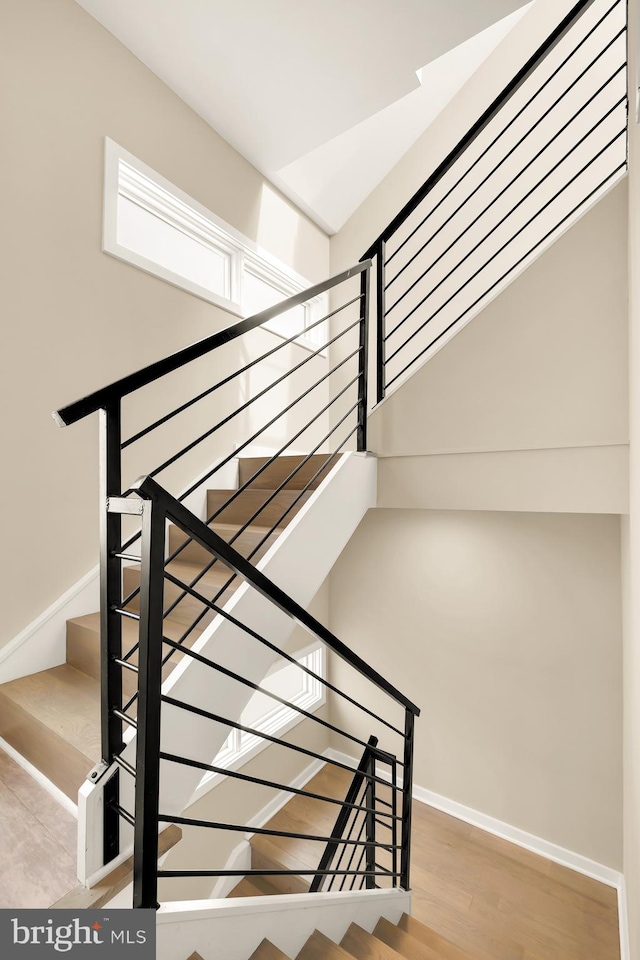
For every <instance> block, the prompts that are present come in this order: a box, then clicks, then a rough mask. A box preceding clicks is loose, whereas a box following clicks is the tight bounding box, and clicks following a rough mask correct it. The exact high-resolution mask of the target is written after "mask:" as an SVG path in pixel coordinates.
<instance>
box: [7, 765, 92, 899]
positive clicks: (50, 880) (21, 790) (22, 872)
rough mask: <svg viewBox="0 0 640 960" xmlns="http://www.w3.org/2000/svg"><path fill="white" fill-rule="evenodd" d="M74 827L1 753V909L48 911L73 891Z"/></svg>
mask: <svg viewBox="0 0 640 960" xmlns="http://www.w3.org/2000/svg"><path fill="white" fill-rule="evenodd" d="M76 837H77V822H76V820H75V817H73V816H72V815H71V814H70V813H69V812H68V811H67V810H65V809H64V807H62V806H61V805H60V804H59V803H58V802H57V801H56V800H54V799H53V797H52V796H51V795H50V794H49V793H47V791H46V790H44V789H43V788H42V787H41V786H40V785H39V784H38V783H37V782H36V781H35V780H34V779H33V777H31V776H30V775H29V774H28V773H27V772H26V771H25V770H23V769H22V767H20V766H18V764H17V763H15V762H14V761H13V760H12V759H11V758H10V757H8V756H7V754H6V753H3V752H2V751H1V750H0V864H1V865H2V869H0V908H7V907H27V908H34V907H43V908H46V907H49V906H50V905H51V904H52V903H53V902H54V901H55V900H58V899H59V898H60V897H62V896H63V895H64V894H65V893H67V892H68V891H69V890H71V889H72V888H73V887H75V886H77V883H78V881H77V879H76Z"/></svg>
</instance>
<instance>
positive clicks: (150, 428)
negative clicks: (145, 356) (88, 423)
mask: <svg viewBox="0 0 640 960" xmlns="http://www.w3.org/2000/svg"><path fill="white" fill-rule="evenodd" d="M360 300H362V294H358V296H357V297H353V298H352V299H351V300H347V302H346V303H343V304H342V306H340V307H336V309H335V310H331V312H330V313H326V314H325V315H324V317H321V318H320V319H319V320H315V321H314V322H313V323H310V324H309V326H307V327H305V328H304V330H302V331H301V332H300V333H296V334H295V335H294V336H293V337H287V338H286V339H285V340H283V341H282V342H281V343H278V344H277V345H276V346H275V347H272V348H271V349H270V350H267V351H266V353H262V354H260V356H259V357H256V359H255V360H250V361H249V363H245V365H244V367H238V369H237V370H234V371H233V373H230V374H229V376H227V377H224V378H223V379H222V380H218V382H217V383H215V384H214V385H213V386H212V387H208V388H207V389H206V390H203V391H202V392H201V393H199V394H198V395H197V396H196V397H192V398H191V399H190V400H186V401H185V402H184V403H182V404H180V406H179V407H176V408H175V410H172V411H171V412H170V413H166V414H165V415H164V416H163V417H159V418H158V420H154V422H153V423H150V424H149V425H148V426H147V427H144V428H143V429H142V430H139V431H138V433H136V434H134V435H133V436H131V437H129V438H128V439H127V440H124V441H123V443H122V444H121V449H122V450H125V449H126V448H127V447H130V446H131V445H132V444H134V443H136V442H137V441H138V440H141V439H142V438H143V437H146V436H147V434H149V433H152V432H153V431H154V430H157V429H158V427H162V426H164V424H165V423H168V422H169V421H170V420H173V418H174V417H177V416H178V415H179V414H181V413H184V412H185V410H188V409H189V408H190V407H193V406H194V405H195V404H196V403H199V402H200V401H201V400H204V399H205V398H206V397H209V396H211V394H212V393H215V392H216V390H220V389H221V388H222V387H226V386H227V384H229V383H232V382H233V381H234V380H236V379H237V378H238V377H240V376H242V374H243V373H247V371H248V370H251V369H252V368H253V367H256V366H257V365H258V364H259V363H262V362H263V360H268V358H269V357H272V356H273V355H274V354H275V353H278V352H279V351H280V350H282V348H283V347H286V346H288V345H289V344H291V343H294V342H295V341H296V340H299V339H300V337H302V336H304V335H305V334H307V333H309V330H313V328H314V327H317V326H319V325H320V324H321V323H326V321H327V320H330V319H331V317H335V316H336V315H337V314H339V313H341V312H342V311H343V310H346V309H347V307H351V306H352V305H353V304H354V303H358V302H359V301H360ZM328 346H329V344H328V343H325V344H324V345H323V346H322V347H319V348H318V349H317V350H313V351H312V352H311V359H313V358H315V357H317V356H318V355H320V354H321V353H322V351H323V350H326V348H327V347H328Z"/></svg>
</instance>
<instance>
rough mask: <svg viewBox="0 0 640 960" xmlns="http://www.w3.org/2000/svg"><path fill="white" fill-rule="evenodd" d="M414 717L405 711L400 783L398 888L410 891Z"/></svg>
mask: <svg viewBox="0 0 640 960" xmlns="http://www.w3.org/2000/svg"><path fill="white" fill-rule="evenodd" d="M414 722H415V717H414V714H413V713H412V711H411V710H409V709H407V710H406V711H405V720H404V766H403V781H402V849H401V851H400V886H401V887H402V889H403V890H410V889H411V887H410V886H409V880H410V877H409V870H410V866H411V799H412V798H411V793H412V785H413V730H414Z"/></svg>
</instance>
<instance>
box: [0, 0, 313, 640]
mask: <svg viewBox="0 0 640 960" xmlns="http://www.w3.org/2000/svg"><path fill="white" fill-rule="evenodd" d="M0 36H1V37H2V40H1V41H0V42H1V44H2V53H1V55H0V62H1V64H2V67H1V71H2V72H1V80H2V87H3V90H4V91H5V96H4V98H3V108H4V109H3V131H4V137H5V144H6V149H5V150H4V151H3V153H2V169H3V174H4V180H5V183H6V184H10V189H7V191H6V194H5V199H4V204H3V227H4V228H3V231H2V244H3V251H2V261H3V266H4V276H5V281H4V283H3V287H2V315H3V317H4V319H5V325H4V335H5V343H4V349H3V350H2V358H3V362H2V376H1V377H0V382H1V390H2V399H3V407H4V410H5V417H4V418H3V428H2V440H3V462H4V464H5V469H4V470H3V474H2V481H1V489H2V496H3V500H4V502H5V503H7V504H13V505H16V508H15V509H13V508H12V509H11V510H8V511H7V512H6V515H5V537H6V541H7V543H11V544H12V545H13V548H14V549H13V550H12V552H11V559H10V560H9V555H8V554H7V555H6V560H5V564H4V566H3V571H2V578H3V587H4V589H5V591H6V596H7V597H10V598H11V602H10V603H7V604H5V605H4V618H3V626H2V634H1V635H0V644H1V643H4V642H7V641H8V640H10V639H11V638H12V637H13V636H14V635H15V634H17V633H18V631H19V630H21V629H22V628H23V627H24V626H25V625H26V624H28V623H30V622H31V621H32V620H33V619H34V618H35V617H36V616H37V615H38V614H39V613H40V612H41V611H42V610H43V609H45V608H46V607H48V606H49V604H51V603H52V602H53V601H54V600H56V599H57V597H59V596H60V595H61V594H63V593H64V591H65V590H66V589H67V588H68V587H69V586H70V585H71V584H73V583H75V582H76V581H77V580H78V579H79V578H80V577H81V576H82V575H83V574H85V573H86V572H87V570H89V569H90V568H91V567H92V566H94V565H95V563H96V560H97V528H98V517H97V510H98V503H97V417H95V416H94V417H92V418H90V420H87V421H85V422H83V423H80V424H78V425H76V426H73V427H69V428H66V429H65V430H60V429H59V428H58V427H56V426H55V424H54V423H53V421H52V420H51V418H50V412H51V410H53V409H54V408H57V407H60V406H62V405H64V404H65V403H68V402H70V401H72V400H75V399H77V398H78V397H81V396H83V395H85V394H87V393H89V392H91V391H93V390H96V389H97V388H99V387H100V386H103V385H104V384H106V383H109V382H111V381H112V380H114V379H116V378H117V377H120V376H123V375H124V374H126V373H129V372H131V371H133V370H136V369H138V368H139V367H141V366H143V365H145V364H147V363H150V362H152V361H154V360H157V359H160V358H161V357H163V356H166V355H167V354H169V353H172V352H174V351H176V350H178V349H179V348H181V347H183V346H186V345H187V344H189V343H191V342H193V341H195V340H199V339H201V338H202V337H205V336H207V335H209V334H211V333H213V332H215V331H216V330H219V329H221V328H223V327H225V326H228V325H229V324H230V323H232V322H234V320H235V318H234V317H232V316H230V315H229V314H226V313H224V312H223V311H222V310H219V309H217V308H216V307H214V306H212V305H210V304H207V303H205V302H203V301H201V300H198V299H197V298H195V297H193V296H191V295H189V294H187V293H185V292H184V291H181V290H179V289H177V288H176V287H173V286H171V285H169V284H167V283H165V282H163V281H162V280H159V279H157V278H154V277H151V276H149V275H147V274H145V273H143V272H142V271H140V270H137V269H136V268H135V267H132V266H130V265H127V264H124V263H121V262H120V261H118V260H115V259H114V258H112V257H110V256H108V255H107V254H105V253H103V252H102V250H101V237H102V193H103V154H104V138H105V136H109V137H111V138H112V139H114V140H115V141H116V142H117V143H119V144H121V145H122V146H123V147H125V148H126V149H127V150H129V151H130V152H131V153H133V154H134V155H135V156H137V157H139V158H140V159H141V160H142V161H144V162H145V163H147V164H148V165H149V166H151V167H152V168H153V169H155V170H157V171H158V172H159V173H160V174H161V175H163V176H164V177H166V178H167V179H168V180H170V181H171V182H173V183H175V184H176V185H177V186H178V187H180V188H181V189H182V190H184V191H185V192H186V193H188V194H190V195H191V196H193V197H194V198H195V199H196V200H198V201H199V202H200V203H202V204H204V205H205V206H206V207H208V208H209V209H211V210H212V211H213V212H214V213H216V214H217V215H218V216H220V217H222V218H223V219H224V220H226V221H227V222H228V223H230V224H231V225H232V226H233V227H235V228H236V229H238V230H240V231H242V232H243V233H244V234H245V235H246V236H248V237H249V238H250V239H252V240H254V241H256V242H257V243H259V244H260V245H261V246H262V247H264V248H265V249H266V250H267V251H269V252H270V253H272V254H273V255H275V256H277V257H279V258H280V259H281V260H283V261H284V262H286V263H288V264H290V265H291V266H292V267H293V268H294V269H295V270H297V271H298V272H299V273H301V274H302V275H304V276H307V277H308V278H309V279H310V280H311V281H317V280H320V279H323V278H324V277H326V276H327V274H328V239H327V237H326V236H325V235H324V234H323V233H322V231H320V230H319V229H318V228H317V227H316V226H315V225H313V224H312V223H311V222H310V221H309V220H308V219H307V218H306V217H305V216H303V215H302V214H301V213H300V212H299V211H297V210H296V209H295V208H294V207H293V206H292V204H291V203H289V202H288V201H286V200H285V199H283V197H282V196H281V195H280V194H279V193H278V192H277V191H276V190H275V189H274V188H273V187H271V186H270V185H269V184H268V183H267V182H266V181H265V180H264V178H263V177H262V176H261V175H260V174H259V173H258V172H257V171H256V170H255V169H254V168H253V167H252V166H251V165H250V164H249V163H248V162H247V161H245V160H244V159H243V158H242V157H240V156H239V154H237V153H236V152H235V151H234V150H233V149H232V148H231V147H230V146H229V145H228V144H227V143H226V142H225V141H224V140H222V139H221V137H219V136H218V135H217V134H216V133H215V132H214V131H213V130H212V129H211V128H210V127H208V126H207V125H206V124H205V123H204V121H203V120H202V119H201V118H200V117H198V116H197V115H196V114H195V113H194V112H193V111H192V110H191V109H189V108H188V107H187V106H186V105H185V103H184V102H183V101H182V100H180V99H179V97H177V96H176V95H175V94H174V93H172V92H171V91H170V90H169V89H168V88H167V87H166V86H165V85H164V84H163V83H162V82H161V81H160V80H159V79H158V78H157V77H156V76H155V75H154V74H152V73H151V72H150V71H149V70H148V69H147V68H146V67H144V66H143V65H142V63H141V62H140V61H139V60H137V59H136V58H135V57H134V56H133V55H132V54H131V53H130V52H129V51H128V50H127V49H126V48H125V47H123V46H122V45H121V44H120V43H119V42H118V41H117V40H116V39H115V38H114V37H113V36H112V35H111V34H110V33H108V32H107V31H106V30H105V29H104V28H103V27H101V26H100V25H99V24H98V23H97V22H96V21H95V20H94V19H93V18H92V17H90V16H89V15H88V14H87V13H86V12H85V11H84V10H83V9H82V8H81V7H79V6H78V5H77V4H76V3H74V2H73V0H8V2H6V3H3V4H2V10H1V12H0ZM277 342H279V341H278V340H277V338H276V337H275V335H273V334H270V333H268V332H262V331H258V332H256V333H255V334H252V335H251V336H250V337H243V338H241V341H236V342H235V343H234V344H232V345H228V346H225V348H223V350H222V351H221V352H220V353H221V355H220V357H219V358H216V359H215V360H212V359H211V358H205V359H204V360H201V361H199V362H198V363H196V364H193V365H191V367H190V369H189V372H188V375H186V376H184V375H183V376H177V375H173V376H172V378H170V380H168V381H167V382H166V383H164V384H163V387H162V389H161V390H157V389H155V388H147V389H146V390H145V391H143V393H142V394H141V395H140V398H139V399H138V400H136V402H135V403H128V404H126V405H125V410H124V418H125V430H126V431H127V432H126V434H125V435H129V432H130V431H132V430H134V429H136V428H137V427H138V426H139V425H143V424H145V423H148V422H149V421H150V420H152V419H154V417H155V416H158V415H160V414H162V413H164V412H167V410H169V409H171V406H172V401H173V404H177V403H178V402H180V401H181V400H184V399H186V398H187V397H190V396H193V395H195V394H197V393H198V392H199V391H200V390H202V389H204V388H205V387H206V386H208V385H210V384H211V383H212V382H214V380H215V378H216V374H218V376H222V375H223V372H224V373H228V372H229V370H230V369H233V367H234V365H235V366H236V367H237V366H238V365H239V363H240V362H244V363H246V362H247V361H249V360H250V359H252V357H255V356H257V355H258V353H259V352H263V351H265V350H267V349H269V347H272V346H274V345H275V344H276V343H277ZM282 354H283V355H284V356H283V357H282V358H281V360H280V361H278V362H277V363H276V364H274V365H271V366H270V369H269V370H268V371H264V370H262V369H261V368H260V367H256V368H254V371H253V375H252V378H251V381H250V383H249V382H248V380H247V378H245V379H244V380H242V381H241V382H238V383H236V384H235V385H233V386H232V387H231V388H229V390H228V391H227V392H226V393H219V394H218V395H217V396H216V397H215V403H214V402H213V401H212V402H211V403H210V404H208V405H207V404H206V403H205V404H204V405H201V406H199V407H197V408H194V411H193V417H192V419H190V421H189V423H188V424H185V421H184V418H178V419H177V420H176V421H172V422H171V423H170V424H168V425H167V427H166V428H163V431H161V434H154V435H151V437H149V438H148V440H145V441H144V442H143V443H142V444H141V445H140V448H139V452H138V453H137V454H136V455H135V456H133V457H131V458H130V459H129V460H128V461H127V463H126V464H125V471H126V477H127V480H131V479H135V475H139V474H140V473H143V472H148V471H149V470H150V469H151V468H152V467H154V466H156V465H157V464H158V463H160V462H161V461H162V460H163V459H164V457H165V456H167V455H169V454H170V453H173V452H175V450H176V449H177V448H178V447H179V445H180V443H181V441H182V442H187V441H188V440H189V439H192V438H194V437H195V436H197V435H198V434H199V433H200V432H202V431H203V430H204V429H206V427H207V426H211V424H212V422H213V420H212V417H213V416H214V415H215V414H216V413H217V414H218V415H219V416H222V415H224V413H225V412H230V411H233V410H236V409H237V408H238V407H239V405H240V403H241V402H242V401H243V400H245V399H246V398H247V396H248V393H249V391H252V392H257V391H258V390H259V389H260V387H261V386H264V385H265V383H267V382H269V381H270V380H272V379H273V373H274V370H276V371H277V370H278V369H280V368H281V363H282V364H283V365H284V364H291V363H292V361H294V360H302V359H303V358H304V357H306V356H307V355H308V354H307V352H306V351H304V350H303V349H302V348H300V347H293V346H292V347H289V348H287V349H286V350H283V351H282ZM325 370H326V360H324V359H322V358H318V359H317V360H313V361H312V362H310V363H309V364H307V365H306V367H305V371H306V372H305V373H304V374H302V373H301V374H300V375H297V376H300V377H301V378H302V380H301V381H300V382H304V383H309V382H310V379H309V378H311V377H313V378H314V379H315V378H317V377H319V376H320V375H321V374H322V373H324V371H325ZM298 386H299V384H298ZM226 389H227V388H225V390H226ZM285 396H292V394H290V393H289V392H288V387H287V389H286V390H285V389H284V388H283V391H281V392H280V393H279V394H278V393H277V391H276V392H275V393H274V396H273V403H274V406H276V405H277V404H278V403H280V404H281V402H282V399H283V397H285ZM270 399H271V398H270V397H267V398H266V399H265V401H264V404H263V405H262V406H261V410H260V412H259V413H257V412H251V411H249V412H247V413H246V414H244V415H243V416H242V423H241V428H242V431H243V432H244V436H248V435H249V430H250V428H251V427H252V426H253V425H254V424H255V423H256V422H257V423H258V424H261V423H265V422H266V421H267V419H268V413H269V411H270V410H271V409H272V408H271V406H270ZM310 403H313V400H311V401H310ZM303 406H304V405H303ZM320 406H321V404H320V403H318V401H317V397H316V399H315V406H314V407H313V409H314V412H315V411H317V410H318V409H319V408H320ZM310 410H311V407H310V406H309V405H306V406H305V409H304V410H300V418H303V417H305V416H306V419H307V420H308V419H309V417H310ZM296 415H297V414H296ZM296 415H294V417H293V419H292V420H291V421H288V422H286V423H285V422H284V421H280V422H278V423H276V424H274V426H273V428H272V429H271V430H270V431H269V434H268V436H267V437H263V438H262V443H263V444H265V445H269V444H274V445H275V444H276V443H277V442H278V441H284V440H286V438H287V436H289V435H290V434H289V431H290V432H291V433H293V432H295V430H294V428H295V425H296V424H297V423H298V422H299V420H297V419H296ZM235 427H236V424H232V425H231V426H230V427H229V429H228V430H226V432H225V431H221V433H220V434H218V435H216V437H215V438H214V439H213V440H212V441H211V442H210V443H204V444H201V445H200V446H198V447H197V448H196V449H195V451H194V453H193V456H192V457H190V458H186V459H185V461H181V462H180V464H178V465H176V467H175V468H171V469H170V470H169V471H167V472H166V473H165V474H164V477H165V481H166V483H167V485H168V486H169V487H170V488H172V489H173V490H174V491H176V490H180V489H181V488H183V487H184V485H185V484H186V483H187V482H188V480H189V479H191V478H192V477H194V476H197V475H198V474H199V473H200V472H201V471H202V470H203V469H204V468H205V467H206V466H207V465H208V464H210V463H212V462H213V461H214V460H215V459H216V457H218V456H220V455H221V452H222V451H226V452H230V451H231V450H232V449H233V440H235V441H237V440H238V433H239V431H238V430H237V429H235ZM321 429H322V424H318V434H319V435H320V436H322V434H321V433H320V430H321ZM132 449H133V450H136V447H134V448H132ZM159 480H160V482H163V479H162V475H161V476H160V477H159ZM18 504H20V505H21V506H20V507H19V508H18V507H17V505H18Z"/></svg>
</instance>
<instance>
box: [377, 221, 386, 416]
mask: <svg viewBox="0 0 640 960" xmlns="http://www.w3.org/2000/svg"><path fill="white" fill-rule="evenodd" d="M386 249H387V245H386V243H385V241H384V240H379V241H378V244H377V247H376V403H380V402H381V401H382V400H384V397H385V389H386V385H385V359H386V350H385V339H384V338H385V330H386V324H385V310H386V295H385V289H384V287H385V282H386V281H385V262H384V261H385V257H386V255H387V253H386Z"/></svg>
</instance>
